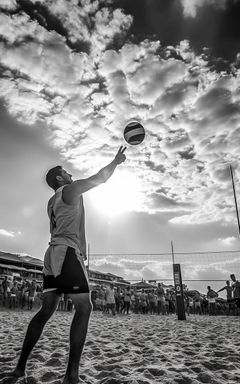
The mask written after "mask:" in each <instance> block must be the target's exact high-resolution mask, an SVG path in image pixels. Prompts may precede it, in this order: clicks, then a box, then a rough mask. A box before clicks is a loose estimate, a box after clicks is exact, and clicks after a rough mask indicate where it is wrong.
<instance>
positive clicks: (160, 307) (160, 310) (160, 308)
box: [157, 283, 165, 315]
mask: <svg viewBox="0 0 240 384" xmlns="http://www.w3.org/2000/svg"><path fill="white" fill-rule="evenodd" d="M164 294H165V292H164V289H163V286H162V284H161V283H158V286H157V297H158V298H157V302H158V304H157V313H158V315H160V313H161V314H163V313H165V308H163V296H164Z"/></svg>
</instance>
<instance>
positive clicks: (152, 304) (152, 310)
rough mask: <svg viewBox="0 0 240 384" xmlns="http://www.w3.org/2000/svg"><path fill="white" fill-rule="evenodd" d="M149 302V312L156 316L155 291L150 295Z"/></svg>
mask: <svg viewBox="0 0 240 384" xmlns="http://www.w3.org/2000/svg"><path fill="white" fill-rule="evenodd" d="M148 301H149V307H150V308H149V310H150V314H151V315H154V313H155V295H154V289H152V290H151V292H149V293H148Z"/></svg>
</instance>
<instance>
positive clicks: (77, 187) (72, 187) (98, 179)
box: [63, 146, 126, 204]
mask: <svg viewBox="0 0 240 384" xmlns="http://www.w3.org/2000/svg"><path fill="white" fill-rule="evenodd" d="M125 149H126V147H124V148H123V146H121V147H120V148H119V150H118V152H117V154H116V156H115V158H114V159H113V161H111V163H109V164H108V165H107V166H105V167H103V168H102V169H100V171H98V172H97V173H96V174H95V175H93V176H90V177H88V178H87V179H82V180H76V181H73V182H72V184H69V185H67V186H66V187H65V188H64V190H63V200H64V202H65V203H66V204H74V203H75V202H77V201H78V199H79V196H80V195H82V194H83V193H84V192H87V191H89V190H90V189H92V188H94V187H97V186H98V185H99V184H102V183H105V182H106V181H107V180H108V179H109V178H110V177H111V176H112V174H113V173H114V171H115V169H116V167H117V166H118V165H119V164H121V163H123V162H124V161H125V160H126V156H125V154H124V151H125Z"/></svg>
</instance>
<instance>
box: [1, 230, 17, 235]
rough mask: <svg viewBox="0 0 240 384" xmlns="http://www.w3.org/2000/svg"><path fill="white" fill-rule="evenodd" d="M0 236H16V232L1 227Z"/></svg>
mask: <svg viewBox="0 0 240 384" xmlns="http://www.w3.org/2000/svg"><path fill="white" fill-rule="evenodd" d="M0 236H6V237H15V234H14V232H12V231H7V230H6V229H0Z"/></svg>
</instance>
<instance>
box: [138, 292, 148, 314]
mask: <svg viewBox="0 0 240 384" xmlns="http://www.w3.org/2000/svg"><path fill="white" fill-rule="evenodd" d="M139 299H140V303H139V306H140V310H141V313H144V314H146V313H147V294H146V292H145V291H144V289H142V292H141V294H140V296H139Z"/></svg>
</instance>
